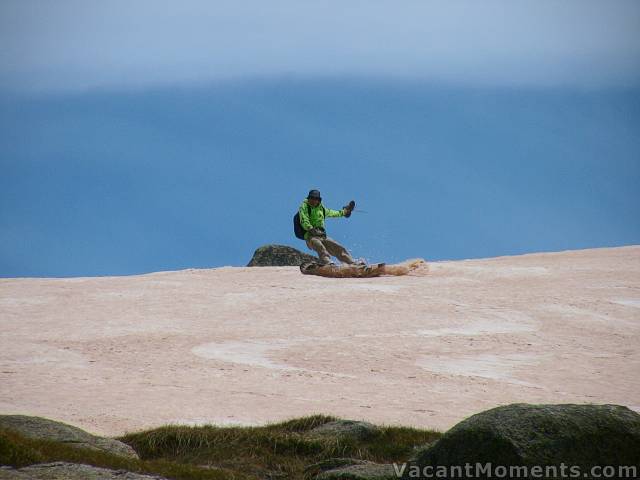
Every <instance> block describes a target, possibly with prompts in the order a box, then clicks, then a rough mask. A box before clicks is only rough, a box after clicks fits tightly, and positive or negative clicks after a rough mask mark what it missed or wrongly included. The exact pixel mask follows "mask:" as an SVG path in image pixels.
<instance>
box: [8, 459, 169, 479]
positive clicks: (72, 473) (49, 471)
mask: <svg viewBox="0 0 640 480" xmlns="http://www.w3.org/2000/svg"><path fill="white" fill-rule="evenodd" d="M52 479H60V480H62V479H64V480H166V479H165V478H164V477H158V476H156V475H142V474H139V473H133V472H127V471H125V470H111V469H108V468H99V467H93V466H91V465H84V464H78V463H67V462H52V463H39V464H36V465H29V466H28V467H22V468H11V467H0V480H52Z"/></svg>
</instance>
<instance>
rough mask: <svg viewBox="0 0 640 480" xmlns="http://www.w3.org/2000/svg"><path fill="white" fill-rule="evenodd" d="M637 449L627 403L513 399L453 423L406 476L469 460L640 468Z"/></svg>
mask: <svg viewBox="0 0 640 480" xmlns="http://www.w3.org/2000/svg"><path fill="white" fill-rule="evenodd" d="M639 452H640V414H638V413H636V412H634V411H632V410H630V409H628V408H626V407H623V406H619V405H571V404H565V405H529V404H513V405H507V406H504V407H498V408H494V409H491V410H487V411H485V412H481V413H478V414H476V415H473V416H471V417H469V418H467V419H465V420H463V421H462V422H460V423H458V424H457V425H455V426H454V427H453V428H451V429H450V430H449V431H447V432H446V433H445V434H444V435H443V436H442V437H441V438H440V439H439V440H438V441H436V442H435V443H434V444H433V445H432V446H431V447H430V448H427V449H426V450H422V451H420V452H419V453H418V454H417V455H416V456H415V457H414V458H413V459H412V461H411V462H410V464H409V466H408V467H407V469H406V470H405V471H404V476H403V478H415V473H416V472H417V471H418V470H417V469H416V468H415V467H418V468H419V469H420V471H421V472H424V471H425V469H424V467H425V466H433V467H436V466H454V465H455V466H464V465H465V464H467V463H469V464H476V463H480V464H487V463H491V464H492V465H494V466H505V467H509V466H528V467H534V466H560V465H561V464H565V465H571V466H578V467H580V468H582V469H587V468H590V467H592V466H595V465H599V466H603V465H604V466H606V465H611V466H638V467H639V468H640V453H639ZM411 467H413V469H412V468H411ZM583 471H586V470H583ZM639 471H640V470H639ZM412 472H413V474H414V475H411V473H412Z"/></svg>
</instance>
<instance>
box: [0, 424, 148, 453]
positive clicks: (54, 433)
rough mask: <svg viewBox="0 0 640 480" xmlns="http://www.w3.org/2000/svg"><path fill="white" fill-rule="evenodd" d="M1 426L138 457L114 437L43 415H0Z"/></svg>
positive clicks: (27, 434) (72, 443)
mask: <svg viewBox="0 0 640 480" xmlns="http://www.w3.org/2000/svg"><path fill="white" fill-rule="evenodd" d="M0 428H1V429H6V430H13V431H15V432H18V433H19V434H21V435H23V436H25V437H29V438H36V439H41V440H52V441H55V442H62V443H67V444H69V445H71V446H74V447H80V448H89V449H93V450H102V451H104V452H108V453H111V454H113V455H119V456H122V457H127V458H138V454H137V453H136V452H135V450H134V449H133V448H131V447H130V446H129V445H127V444H126V443H123V442H120V441H118V440H115V439H113V438H107V437H99V436H96V435H92V434H90V433H88V432H85V431H84V430H82V429H80V428H78V427H73V426H71V425H67V424H66V423H62V422H56V421H54V420H49V419H48V418H42V417H31V416H27V415H0Z"/></svg>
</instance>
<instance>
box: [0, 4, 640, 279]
mask: <svg viewBox="0 0 640 480" xmlns="http://www.w3.org/2000/svg"><path fill="white" fill-rule="evenodd" d="M131 3H133V2H68V1H62V2H56V3H55V4H54V3H52V2H35V1H26V2H10V1H5V2H3V3H2V4H1V5H0V45H1V46H0V170H1V171H2V175H0V276H4V277H13V276H77V275H113V274H132V273H141V272H148V271H156V270H167V269H178V268H189V267H211V266H220V265H244V264H246V263H247V262H248V260H249V259H250V257H251V254H252V252H253V250H254V249H255V248H257V247H258V246H260V245H262V244H265V243H284V244H289V245H293V246H296V247H298V248H304V244H303V243H302V242H300V241H298V240H297V239H295V238H294V237H293V236H292V232H291V225H290V224H291V216H292V215H293V213H294V211H295V209H296V208H297V206H298V204H299V202H300V201H301V200H302V198H303V197H304V196H305V194H306V192H307V191H308V190H309V189H310V188H319V189H321V190H322V192H323V196H324V198H325V199H326V203H327V205H328V206H330V207H333V208H338V207H340V206H341V205H343V204H344V203H346V202H347V201H348V200H350V199H352V198H353V199H355V200H356V201H357V202H358V203H359V205H361V206H362V208H363V209H365V210H366V211H367V213H366V214H364V213H363V214H360V215H357V214H354V215H353V217H352V218H351V219H349V220H344V219H339V220H333V221H330V222H331V223H329V224H328V227H329V229H330V234H331V235H333V236H334V237H335V238H337V239H339V240H340V241H343V242H344V243H345V245H347V246H348V247H349V248H350V249H351V250H352V252H353V253H354V255H355V256H358V257H366V258H368V259H370V260H372V261H380V260H385V261H397V260H402V259H404V258H409V257H424V258H427V259H431V260H437V259H459V258H474V257H486V256H497V255H508V254H518V253H526V252H533V251H551V250H564V249H573V248H587V247H600V246H614V245H628V244H637V243H639V241H640V221H639V220H638V218H640V215H638V207H639V206H640V192H639V191H638V185H640V95H639V94H640V80H639V79H640V41H639V40H638V35H637V33H638V32H639V31H640V3H638V2H626V1H619V2H604V1H602V2H592V1H579V2H578V1H563V2H559V1H558V2H545V1H536V2H527V1H519V2H403V3H402V4H400V3H398V2H376V1H371V2H346V3H345V2H314V3H310V2H309V3H306V2H275V3H270V4H269V7H268V8H267V7H265V4H264V3H263V2H233V3H232V2H186V3H184V2H180V4H178V2H166V3H163V2H144V1H141V2H135V4H134V5H133V6H132V5H131ZM399 5H402V8H400V7H399Z"/></svg>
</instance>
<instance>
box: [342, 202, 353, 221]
mask: <svg viewBox="0 0 640 480" xmlns="http://www.w3.org/2000/svg"><path fill="white" fill-rule="evenodd" d="M354 208H356V202H354V201H353V200H351V201H350V202H349V204H348V205H345V206H344V207H342V210H344V216H345V217H347V218H349V217H350V216H351V212H353V209H354Z"/></svg>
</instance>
